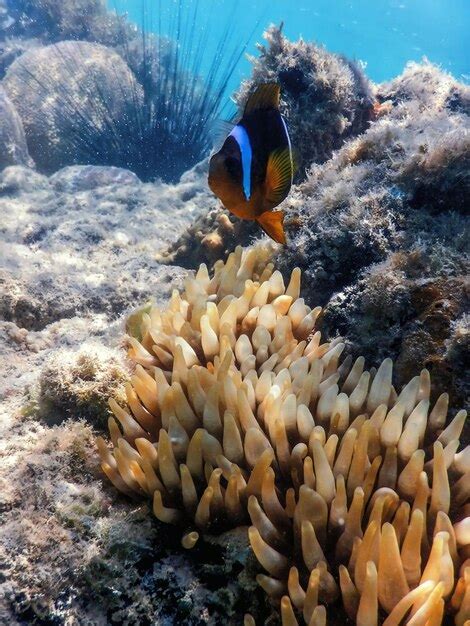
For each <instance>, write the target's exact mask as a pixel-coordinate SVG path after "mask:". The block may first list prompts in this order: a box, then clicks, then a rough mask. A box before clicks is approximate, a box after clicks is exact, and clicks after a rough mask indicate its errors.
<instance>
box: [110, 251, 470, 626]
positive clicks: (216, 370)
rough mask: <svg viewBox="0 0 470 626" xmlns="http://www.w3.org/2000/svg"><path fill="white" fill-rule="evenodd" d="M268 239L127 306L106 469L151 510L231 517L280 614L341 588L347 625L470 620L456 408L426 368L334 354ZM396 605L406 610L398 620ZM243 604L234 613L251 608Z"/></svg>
mask: <svg viewBox="0 0 470 626" xmlns="http://www.w3.org/2000/svg"><path fill="white" fill-rule="evenodd" d="M299 295H300V270H299V269H294V270H293V272H292V274H291V277H290V281H289V283H288V285H287V287H286V286H285V283H284V281H283V278H282V275H281V274H280V272H279V271H274V268H273V265H272V263H270V250H269V249H268V248H266V247H261V246H258V247H255V248H251V249H245V250H244V249H242V248H241V247H238V248H237V249H236V250H235V252H233V253H232V254H230V255H229V257H228V259H227V261H226V263H225V264H224V263H223V262H222V261H218V262H217V263H216V264H215V266H214V274H213V276H210V274H209V272H208V270H207V268H206V266H204V265H202V266H201V267H200V268H199V270H198V272H197V274H196V276H195V278H189V279H188V280H187V281H186V284H185V292H184V294H182V295H181V294H179V293H178V292H177V291H174V292H173V295H172V298H171V301H170V303H169V306H168V308H167V309H165V310H160V309H159V308H158V307H156V306H153V307H147V308H146V309H143V310H140V311H138V312H137V313H135V314H134V316H133V317H131V318H130V320H129V325H128V331H129V333H130V335H129V345H130V350H129V355H130V357H131V359H132V360H133V361H134V362H135V364H136V368H135V374H134V375H133V376H132V377H131V382H130V384H128V386H127V388H126V394H127V406H126V407H125V408H123V407H122V406H120V405H118V403H117V402H116V401H115V400H111V401H110V407H111V409H112V411H113V413H114V416H115V417H110V419H109V430H110V435H111V440H112V448H111V449H110V448H109V447H108V445H107V444H106V442H105V441H104V440H103V439H102V438H99V439H98V448H99V451H100V456H101V460H102V468H103V470H104V472H105V474H106V475H107V476H108V478H109V479H110V480H111V481H112V482H113V483H114V485H115V486H116V487H117V488H118V489H120V490H121V491H122V492H124V493H126V494H128V495H129V496H138V495H140V496H147V497H151V498H153V510H154V513H155V515H156V517H157V518H158V519H159V520H161V521H163V522H167V523H171V524H178V525H181V526H182V527H184V528H186V531H185V534H184V536H183V538H182V544H183V546H184V547H185V548H188V549H189V548H192V547H193V546H194V545H195V544H196V543H197V541H198V536H199V533H201V532H203V531H206V530H208V529H209V530H218V529H221V528H224V527H234V526H241V525H243V524H245V523H247V522H249V520H251V524H252V525H251V526H250V528H249V539H250V543H251V546H252V549H253V551H254V553H255V555H256V557H257V559H258V561H259V563H260V564H261V566H262V567H263V569H264V570H265V572H266V573H263V574H259V575H258V577H257V581H258V583H259V584H260V586H261V587H262V588H263V589H264V590H265V591H266V593H267V594H268V595H269V596H270V598H272V600H273V603H274V604H275V605H277V606H279V608H280V614H281V619H282V623H283V625H285V626H293V625H295V624H299V623H305V624H308V625H312V626H313V625H315V626H319V625H322V624H326V623H327V615H328V609H327V607H328V606H330V605H333V604H334V603H336V602H337V601H340V599H341V600H342V604H343V606H344V609H345V611H346V613H347V615H348V616H349V617H350V618H351V619H353V620H355V621H356V624H358V625H359V626H374V625H376V624H379V623H382V624H384V625H385V626H393V625H396V626H398V625H399V624H401V623H406V624H408V625H409V626H418V625H422V626H432V625H438V624H441V623H442V620H443V619H444V618H443V615H444V613H445V614H446V615H447V614H452V615H453V616H454V621H455V624H456V625H457V626H462V625H464V624H466V623H467V620H468V619H470V552H469V546H470V535H469V521H470V510H469V503H468V498H469V494H470V456H469V451H470V448H469V447H466V448H464V449H463V450H461V451H458V449H459V445H460V442H459V438H460V436H461V432H462V429H463V426H464V422H465V419H466V412H465V411H459V412H458V413H457V414H456V415H455V416H454V418H453V419H452V420H450V421H449V423H448V424H447V425H446V422H447V409H448V396H447V394H442V395H441V396H440V397H439V398H438V399H437V401H436V403H435V404H434V406H432V407H431V405H430V392H431V383H430V376H429V373H428V371H427V370H423V371H422V372H421V373H420V375H419V376H415V377H414V378H413V379H412V380H411V381H410V382H409V383H408V384H407V385H406V386H405V387H404V388H403V389H402V390H401V391H400V392H398V391H396V390H395V389H394V387H393V384H392V368H393V364H392V361H391V359H385V360H384V361H383V362H382V363H381V365H380V366H379V368H378V369H377V370H374V369H372V370H370V371H367V370H365V369H364V359H363V358H362V357H359V358H358V359H356V361H355V362H354V363H352V359H351V358H346V359H344V360H343V361H342V362H340V358H341V355H342V352H343V349H344V343H343V342H342V341H341V339H340V338H337V339H334V340H333V341H331V342H328V343H321V337H320V332H319V331H315V324H316V321H317V319H318V318H319V316H320V314H321V309H320V308H319V307H317V308H314V309H310V308H309V307H308V306H306V305H305V303H304V300H303V299H301V298H299ZM403 620H405V622H403ZM254 623H255V621H254V619H253V617H252V616H249V615H247V616H245V624H254Z"/></svg>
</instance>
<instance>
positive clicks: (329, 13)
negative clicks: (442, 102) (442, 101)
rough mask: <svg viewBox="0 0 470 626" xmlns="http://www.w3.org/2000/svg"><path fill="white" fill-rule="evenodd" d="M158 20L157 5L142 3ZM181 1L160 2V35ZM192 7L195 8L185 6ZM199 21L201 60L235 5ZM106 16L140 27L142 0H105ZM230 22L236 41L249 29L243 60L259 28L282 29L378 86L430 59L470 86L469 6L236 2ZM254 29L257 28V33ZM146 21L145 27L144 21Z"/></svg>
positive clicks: (208, 8)
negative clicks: (113, 12)
mask: <svg viewBox="0 0 470 626" xmlns="http://www.w3.org/2000/svg"><path fill="white" fill-rule="evenodd" d="M145 1H146V3H147V5H148V6H150V7H151V13H152V14H153V15H155V13H156V11H157V7H158V5H159V1H158V0H145ZM179 1H180V0H160V4H161V7H162V9H161V14H162V20H161V22H162V31H165V28H167V27H168V28H169V26H168V19H169V16H170V15H171V14H173V13H174V7H175V4H176V3H177V2H179ZM182 1H183V2H184V4H185V6H189V7H192V6H194V2H195V1H196V0H182ZM198 1H199V5H200V13H199V16H200V17H199V20H198V26H197V28H196V29H199V30H202V29H204V24H205V23H206V21H207V22H208V23H209V24H210V27H211V34H210V36H208V37H207V39H208V41H207V46H206V50H205V53H206V56H205V58H206V59H209V58H210V56H211V53H212V52H213V51H214V49H215V45H216V39H217V38H216V36H215V35H216V33H217V32H218V31H220V29H221V28H222V27H223V26H225V24H226V22H227V19H228V18H229V16H230V14H231V10H232V7H233V5H234V2H233V0H198ZM108 4H109V6H110V7H111V8H116V9H117V10H118V11H119V12H127V13H128V15H129V18H130V19H131V20H132V21H134V22H136V23H138V24H142V0H108ZM236 6H237V9H236V12H235V16H234V17H233V19H232V25H233V31H234V39H237V38H238V39H240V40H243V41H244V42H245V41H246V39H247V38H248V36H249V34H250V33H251V32H252V31H253V29H254V34H253V36H252V37H251V38H250V41H249V45H248V48H247V52H248V53H250V54H255V53H256V47H255V43H256V42H260V41H262V33H263V30H264V28H265V27H266V26H267V25H268V24H270V23H276V24H279V23H280V22H281V21H283V22H284V32H285V33H286V35H287V36H288V37H289V38H291V39H297V38H298V37H300V36H302V37H303V38H304V39H305V40H314V41H316V42H318V43H321V44H323V45H325V46H326V47H327V48H328V49H329V50H331V51H335V52H340V53H343V54H345V55H347V56H348V57H349V58H353V59H356V60H361V61H362V62H364V63H365V64H366V72H367V74H368V75H369V77H370V78H372V79H373V80H374V81H376V82H381V81H384V80H387V79H390V78H393V77H394V76H396V75H398V74H399V73H400V72H401V71H402V70H403V67H404V66H405V64H406V62H407V61H410V60H417V61H419V60H421V59H422V58H423V57H427V58H428V59H429V60H430V61H432V62H433V63H436V64H438V65H440V66H441V67H442V68H443V69H445V70H447V71H449V72H451V73H452V74H453V75H454V76H455V77H457V78H459V79H463V80H466V81H468V80H469V78H470V54H469V52H470V50H469V48H470V46H469V41H470V36H469V33H470V0H268V1H266V0H237V1H236ZM258 20H260V21H259V25H258V26H256V24H257V22H258ZM147 21H149V20H148V19H147ZM249 72H250V64H249V63H248V61H247V60H246V59H245V58H243V59H242V60H241V61H240V63H239V64H238V67H237V71H236V72H235V74H234V76H233V78H232V81H231V84H230V87H231V88H236V87H237V86H238V84H239V82H240V79H241V78H243V77H244V76H248V75H249Z"/></svg>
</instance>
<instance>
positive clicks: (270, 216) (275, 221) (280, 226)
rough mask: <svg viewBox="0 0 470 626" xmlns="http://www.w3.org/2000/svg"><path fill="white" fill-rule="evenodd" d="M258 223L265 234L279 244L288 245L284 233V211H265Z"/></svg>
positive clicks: (258, 218) (257, 219)
mask: <svg viewBox="0 0 470 626" xmlns="http://www.w3.org/2000/svg"><path fill="white" fill-rule="evenodd" d="M256 221H257V222H258V224H259V225H260V226H261V228H262V229H263V230H264V232H265V233H266V234H267V235H269V236H270V237H271V239H274V241H276V242H277V243H284V244H285V243H286V234H285V232H284V211H265V212H264V213H261V215H260V216H259V217H257V218H256Z"/></svg>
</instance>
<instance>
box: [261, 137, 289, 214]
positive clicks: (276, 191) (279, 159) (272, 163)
mask: <svg viewBox="0 0 470 626" xmlns="http://www.w3.org/2000/svg"><path fill="white" fill-rule="evenodd" d="M293 175H294V162H293V159H292V154H291V151H290V150H289V148H283V149H280V150H274V152H271V154H270V155H269V158H268V165H267V168H266V201H267V202H269V204H271V205H272V206H273V207H275V206H277V205H278V204H280V203H281V202H282V201H283V200H285V198H287V195H288V193H289V190H290V188H291V185H292V177H293Z"/></svg>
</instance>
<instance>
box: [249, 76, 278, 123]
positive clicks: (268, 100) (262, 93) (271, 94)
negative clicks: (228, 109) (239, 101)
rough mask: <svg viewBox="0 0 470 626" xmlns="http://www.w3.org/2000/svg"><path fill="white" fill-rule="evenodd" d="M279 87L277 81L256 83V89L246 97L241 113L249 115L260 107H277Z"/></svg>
mask: <svg viewBox="0 0 470 626" xmlns="http://www.w3.org/2000/svg"><path fill="white" fill-rule="evenodd" d="M280 97H281V87H280V86H279V85H278V84H277V83H266V84H264V85H258V87H257V88H256V90H255V91H254V92H253V93H252V94H251V95H250V96H249V97H248V100H247V101H246V104H245V111H244V113H243V115H250V113H253V112H254V111H258V110H260V109H279V99H280Z"/></svg>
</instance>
